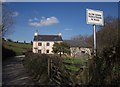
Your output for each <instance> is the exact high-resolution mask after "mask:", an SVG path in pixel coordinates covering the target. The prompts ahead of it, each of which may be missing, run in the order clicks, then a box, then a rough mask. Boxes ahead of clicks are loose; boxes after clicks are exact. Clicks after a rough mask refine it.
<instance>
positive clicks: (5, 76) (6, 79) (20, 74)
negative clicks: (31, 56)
mask: <svg viewBox="0 0 120 87" xmlns="http://www.w3.org/2000/svg"><path fill="white" fill-rule="evenodd" d="M22 58H23V57H22V56H19V57H14V58H9V59H7V60H5V61H3V64H2V86H3V87H6V86H7V87H8V86H14V85H21V86H24V87H31V86H32V87H33V86H34V82H33V81H32V78H31V77H30V76H29V75H28V73H27V72H26V70H25V68H24V66H23V64H22Z"/></svg>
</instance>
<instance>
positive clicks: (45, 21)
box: [29, 17, 59, 27]
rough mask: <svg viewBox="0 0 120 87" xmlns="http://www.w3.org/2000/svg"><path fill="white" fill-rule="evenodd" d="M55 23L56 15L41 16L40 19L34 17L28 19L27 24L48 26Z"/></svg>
mask: <svg viewBox="0 0 120 87" xmlns="http://www.w3.org/2000/svg"><path fill="white" fill-rule="evenodd" d="M57 23H59V21H58V19H57V18H56V17H49V18H45V17H42V18H41V20H39V19H38V18H34V19H33V21H29V25H30V26H34V27H42V26H49V25H53V24H57Z"/></svg>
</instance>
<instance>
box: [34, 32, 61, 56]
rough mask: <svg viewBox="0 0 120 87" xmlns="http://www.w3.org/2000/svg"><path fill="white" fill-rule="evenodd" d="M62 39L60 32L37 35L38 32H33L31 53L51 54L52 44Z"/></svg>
mask: <svg viewBox="0 0 120 87" xmlns="http://www.w3.org/2000/svg"><path fill="white" fill-rule="evenodd" d="M62 41H63V40H62V36H61V33H59V34H57V35H39V34H38V33H35V35H34V40H33V53H42V54H43V53H44V54H53V52H52V50H53V49H52V47H53V44H54V43H56V42H57V43H60V42H62Z"/></svg>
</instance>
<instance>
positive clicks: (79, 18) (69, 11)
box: [7, 2, 118, 42]
mask: <svg viewBox="0 0 120 87" xmlns="http://www.w3.org/2000/svg"><path fill="white" fill-rule="evenodd" d="M7 7H8V8H10V9H12V11H14V14H13V19H14V20H15V24H14V27H13V29H12V30H13V31H14V32H13V33H12V34H10V35H8V36H7V38H9V39H12V40H14V41H26V42H30V41H32V40H33V38H34V33H35V32H36V30H38V32H39V34H42V35H43V34H45V35H47V34H49V35H52V34H58V33H61V34H62V38H63V40H68V39H71V38H72V37H74V36H77V35H92V34H93V26H92V25H90V24H87V23H86V9H87V8H89V9H94V10H101V11H103V15H104V18H105V17H108V16H112V17H118V3H117V2H9V3H8V4H7ZM97 27H98V26H97Z"/></svg>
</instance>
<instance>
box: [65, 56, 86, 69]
mask: <svg viewBox="0 0 120 87" xmlns="http://www.w3.org/2000/svg"><path fill="white" fill-rule="evenodd" d="M63 63H64V67H65V68H66V69H68V70H71V71H79V70H80V68H82V67H83V66H86V63H87V57H86V56H84V57H83V56H82V57H79V58H64V60H63Z"/></svg>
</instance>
